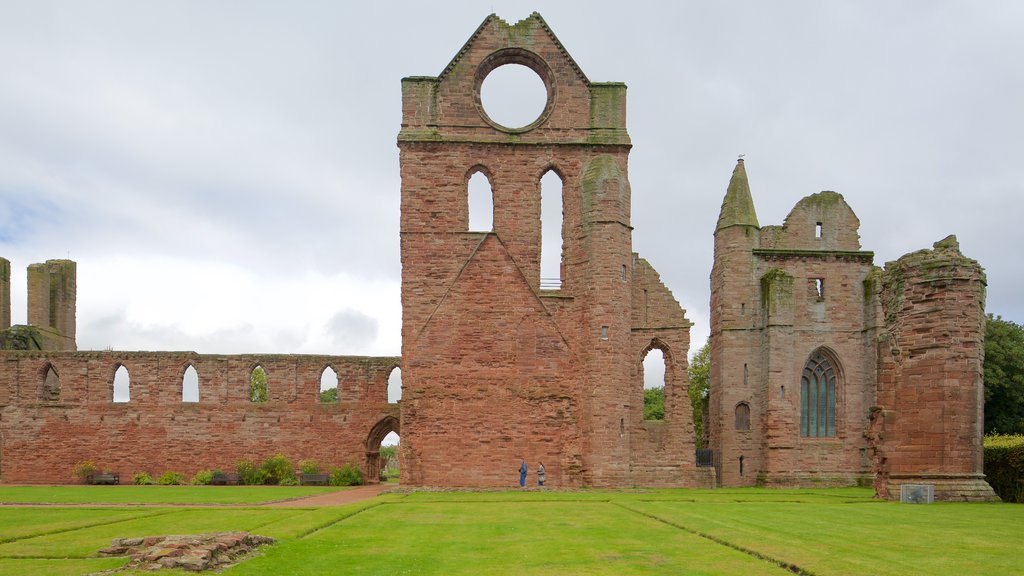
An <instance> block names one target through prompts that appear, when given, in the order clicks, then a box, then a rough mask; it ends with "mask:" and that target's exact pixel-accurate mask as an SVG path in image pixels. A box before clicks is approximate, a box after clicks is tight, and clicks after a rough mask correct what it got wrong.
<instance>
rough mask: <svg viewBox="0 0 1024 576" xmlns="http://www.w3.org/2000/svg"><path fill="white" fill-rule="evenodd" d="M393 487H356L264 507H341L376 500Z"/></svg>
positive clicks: (273, 503) (383, 485)
mask: <svg viewBox="0 0 1024 576" xmlns="http://www.w3.org/2000/svg"><path fill="white" fill-rule="evenodd" d="M393 487H394V485H393V484H368V485H366V486H356V487H355V488H353V489H351V490H338V491H337V492H328V493H326V494H318V495H316V496H307V497H306V498H296V499H294V500H285V501H283V502H271V503H269V504H264V506H269V507H272V508H289V507H296V506H298V507H301V506H341V505H342V504H351V503H353V502H359V501H361V500H368V499H370V498H376V497H377V495H378V494H380V493H381V492H383V491H384V490H387V489H388V488H393Z"/></svg>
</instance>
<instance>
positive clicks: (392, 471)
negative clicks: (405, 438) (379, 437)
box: [380, 445, 399, 479]
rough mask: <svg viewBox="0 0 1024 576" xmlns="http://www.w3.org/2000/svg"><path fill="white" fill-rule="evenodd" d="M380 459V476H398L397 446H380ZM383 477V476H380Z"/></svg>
mask: <svg viewBox="0 0 1024 576" xmlns="http://www.w3.org/2000/svg"><path fill="white" fill-rule="evenodd" d="M380 460H381V470H382V472H381V476H382V477H387V478H391V477H395V476H398V473H399V472H398V446H397V445H391V446H381V447H380ZM382 479H383V478H382Z"/></svg>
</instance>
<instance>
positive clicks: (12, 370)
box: [0, 352, 399, 483]
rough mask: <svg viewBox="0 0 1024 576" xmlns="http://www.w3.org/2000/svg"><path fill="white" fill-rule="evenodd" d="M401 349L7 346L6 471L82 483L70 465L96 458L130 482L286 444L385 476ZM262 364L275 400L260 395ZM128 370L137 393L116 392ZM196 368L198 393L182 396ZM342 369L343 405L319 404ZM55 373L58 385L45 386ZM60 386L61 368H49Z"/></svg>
mask: <svg viewBox="0 0 1024 576" xmlns="http://www.w3.org/2000/svg"><path fill="white" fill-rule="evenodd" d="M398 364H399V359H398V358H366V357H347V356H296V355H236V356H219V355H202V354H195V353H191V352H63V353H62V352H48V353H42V352H35V353H32V352H2V353H0V458H2V460H0V474H2V479H3V481H4V482H8V483H62V482H72V481H75V478H74V477H73V475H72V468H73V466H74V465H75V463H76V462H78V461H81V460H86V459H88V460H93V461H95V462H96V464H97V465H98V466H99V467H101V468H103V469H105V470H109V471H111V472H117V473H119V474H121V478H122V481H127V480H129V479H130V476H131V474H132V473H134V472H139V471H146V472H149V473H150V474H154V475H155V474H160V473H162V472H165V471H169V470H173V471H177V472H181V473H184V474H186V475H191V474H194V473H195V472H196V471H198V470H203V469H220V470H225V471H233V470H234V466H235V463H236V461H237V460H239V459H242V458H250V459H255V460H262V459H264V458H266V457H268V456H271V455H273V454H276V453H283V454H284V455H286V456H288V457H289V458H291V459H292V460H293V463H295V464H296V465H297V464H298V461H299V460H300V459H306V458H312V459H316V460H318V461H319V462H320V463H321V465H323V466H340V465H342V464H345V463H348V462H355V463H357V464H359V465H360V467H361V468H362V469H363V470H364V472H368V473H369V474H368V475H367V476H368V480H370V481H376V475H375V474H373V472H375V471H376V470H378V464H377V450H378V448H379V446H380V442H381V440H382V439H383V437H384V436H385V435H386V434H387V433H388V432H390V431H398V405H397V404H388V402H387V379H388V375H389V374H390V372H391V370H392V369H394V368H395V367H396V366H398ZM257 365H259V366H262V367H263V368H264V370H265V371H266V373H267V380H268V401H266V402H262V403H254V402H252V401H251V400H250V385H249V379H250V374H251V371H252V369H253V368H254V367H256V366H257ZM121 366H124V367H125V368H126V369H127V370H128V374H129V377H130V396H129V400H128V401H127V402H115V401H114V393H113V390H114V375H115V372H116V371H117V370H118V368H119V367H121ZM189 366H192V367H194V368H195V370H196V372H197V373H198V375H199V401H198V402H183V401H182V381H183V376H184V373H185V371H186V369H187V368H188V367H189ZM327 366H331V367H332V368H333V369H334V371H335V372H336V373H337V375H338V382H339V384H338V402H337V403H328V404H322V403H320V402H319V391H320V377H321V374H322V373H323V371H324V369H325V368H326V367H327ZM51 371H52V372H53V373H54V374H55V375H56V377H57V378H58V381H59V383H58V392H57V393H56V394H55V395H53V394H49V393H47V392H46V391H45V386H44V384H45V383H46V382H47V376H48V375H49V374H50V373H51ZM51 383H52V377H51Z"/></svg>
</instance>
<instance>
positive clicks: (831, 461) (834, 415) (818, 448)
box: [711, 161, 874, 486]
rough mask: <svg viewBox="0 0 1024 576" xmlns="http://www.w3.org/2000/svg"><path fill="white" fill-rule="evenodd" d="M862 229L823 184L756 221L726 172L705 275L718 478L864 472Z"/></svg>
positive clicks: (743, 186)
mask: <svg viewBox="0 0 1024 576" xmlns="http://www.w3.org/2000/svg"><path fill="white" fill-rule="evenodd" d="M859 226H860V222H859V220H858V219H857V216H856V215H855V214H854V213H853V211H852V210H851V209H850V207H849V206H848V205H847V204H846V202H845V200H843V197H842V196H841V195H839V194H837V193H835V192H820V193H818V194H813V195H811V196H808V197H806V198H804V199H803V200H801V201H800V202H798V203H797V205H796V206H795V207H794V208H793V210H792V211H790V213H789V215H788V216H787V217H786V220H785V222H784V223H783V225H782V226H765V227H762V228H758V226H757V219H756V217H754V215H753V203H752V200H751V196H750V191H749V187H748V185H747V179H746V173H745V170H744V167H743V164H742V161H740V163H739V165H737V167H736V169H735V171H734V172H733V177H732V181H731V183H730V185H729V190H728V192H727V193H726V198H725V201H724V202H723V205H722V214H721V216H720V217H719V223H718V228H717V230H716V232H715V263H714V267H713V272H712V278H711V286H712V317H711V318H712V329H711V351H712V352H711V364H712V374H711V398H712V404H713V405H712V407H711V413H712V414H713V415H714V417H715V418H714V423H713V426H712V429H713V438H714V448H715V449H716V450H718V454H719V458H720V461H721V482H722V483H723V484H724V485H751V484H754V483H759V484H766V485H781V486H792V485H810V484H813V485H823V484H824V485H846V484H853V483H856V482H863V481H866V480H865V479H866V478H867V476H868V474H869V472H870V463H869V460H868V458H867V455H866V443H865V440H864V430H865V427H866V425H867V414H868V408H869V407H870V406H871V405H872V403H873V401H874V344H873V340H872V338H871V328H872V324H871V322H870V321H871V319H872V318H873V314H871V313H870V311H871V304H870V302H869V301H868V299H867V298H865V296H864V294H865V293H864V287H863V286H864V281H865V279H866V278H867V277H868V275H869V274H870V273H871V271H872V269H873V268H872V259H873V254H872V253H871V252H864V251H861V250H860V241H859V236H858V233H857V230H858V228H859ZM748 412H749V418H748V417H747V413H748ZM741 457H742V458H743V460H742V465H741V463H740V458H741ZM741 469H742V471H743V473H742V474H741V473H740V470H741Z"/></svg>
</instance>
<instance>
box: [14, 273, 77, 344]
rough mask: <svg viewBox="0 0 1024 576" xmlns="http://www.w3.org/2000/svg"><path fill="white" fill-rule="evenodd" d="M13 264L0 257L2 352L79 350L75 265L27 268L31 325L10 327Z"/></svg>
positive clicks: (29, 321)
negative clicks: (76, 333) (77, 343)
mask: <svg viewBox="0 0 1024 576" xmlns="http://www.w3.org/2000/svg"><path fill="white" fill-rule="evenodd" d="M10 279H11V264H10V262H9V261H8V260H6V259H3V258H0V349H7V350H56V351H66V350H76V349H77V345H76V343H75V331H76V327H75V314H76V307H77V303H76V299H77V288H76V265H75V263H74V262H72V261H71V260H47V261H46V262H45V263H42V264H31V265H29V267H28V325H25V326H21V325H19V326H11V284H10Z"/></svg>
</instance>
